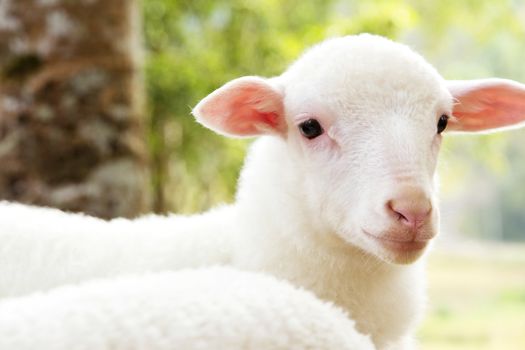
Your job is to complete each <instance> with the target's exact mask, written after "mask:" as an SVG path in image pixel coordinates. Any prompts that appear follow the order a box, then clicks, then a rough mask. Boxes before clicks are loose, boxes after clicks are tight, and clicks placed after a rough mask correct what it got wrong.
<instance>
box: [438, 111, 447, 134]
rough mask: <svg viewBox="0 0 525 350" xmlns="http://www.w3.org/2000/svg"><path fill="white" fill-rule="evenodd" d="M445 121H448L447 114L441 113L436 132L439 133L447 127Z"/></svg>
mask: <svg viewBox="0 0 525 350" xmlns="http://www.w3.org/2000/svg"><path fill="white" fill-rule="evenodd" d="M447 123H448V115H446V114H443V115H442V116H441V117H439V121H438V126H437V129H438V130H437V131H438V134H441V133H442V132H443V131H444V130H445V129H446V128H447Z"/></svg>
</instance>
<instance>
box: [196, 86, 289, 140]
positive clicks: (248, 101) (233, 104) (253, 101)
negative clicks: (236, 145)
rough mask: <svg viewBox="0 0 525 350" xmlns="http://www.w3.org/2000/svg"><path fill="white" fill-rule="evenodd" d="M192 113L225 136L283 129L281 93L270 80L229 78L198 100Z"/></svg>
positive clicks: (259, 133) (278, 132) (284, 123)
mask: <svg viewBox="0 0 525 350" xmlns="http://www.w3.org/2000/svg"><path fill="white" fill-rule="evenodd" d="M193 115H194V116H195V117H196V118H197V121H198V122H199V123H201V124H203V125H204V126H206V127H208V128H210V129H212V130H214V131H216V132H218V133H220V134H224V135H229V136H238V137H244V136H256V135H261V134H272V133H273V134H281V135H283V134H284V133H285V132H286V122H285V119H284V108H283V95H282V93H281V92H280V91H279V90H278V89H277V87H276V86H274V82H273V81H271V80H270V79H264V78H259V77H242V78H238V79H235V80H232V81H230V82H228V83H226V84H225V85H223V86H222V87H220V88H219V89H217V90H215V91H214V92H212V93H211V94H209V95H208V96H207V97H205V98H204V99H203V100H202V101H201V102H199V104H198V105H197V106H196V107H195V108H194V109H193Z"/></svg>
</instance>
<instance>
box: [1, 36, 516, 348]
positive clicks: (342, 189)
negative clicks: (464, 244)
mask: <svg viewBox="0 0 525 350" xmlns="http://www.w3.org/2000/svg"><path fill="white" fill-rule="evenodd" d="M485 83H487V82H485ZM485 83H484V84H485ZM487 84H488V85H489V90H488V95H489V96H491V95H493V94H494V91H496V94H498V93H502V94H509V95H510V96H513V97H512V98H511V99H500V100H501V101H505V103H507V101H509V102H508V104H507V105H505V103H503V104H498V106H497V108H500V106H501V109H502V112H501V113H499V114H501V115H499V114H498V118H499V119H495V120H489V119H488V117H487V116H481V117H482V118H485V120H484V121H483V123H482V125H481V127H480V126H479V125H477V124H476V121H477V120H476V118H477V117H478V115H476V114H472V113H471V112H472V111H471V110H469V105H474V106H475V105H477V104H478V103H490V98H487V91H485V92H484V93H485V95H482V96H481V97H480V96H478V95H477V91H478V89H477V88H478V87H479V86H480V84H479V82H476V81H472V83H470V85H469V89H468V90H465V91H466V92H463V95H461V96H460V97H461V98H467V99H468V101H470V102H473V103H466V104H464V105H463V106H460V107H464V108H458V116H460V117H461V118H464V119H461V118H451V119H450V123H451V124H452V126H453V127H454V129H455V130H461V128H462V127H463V128H464V129H468V128H469V127H470V130H476V131H478V130H481V129H482V127H483V128H485V129H486V128H489V127H501V126H506V125H509V124H512V123H517V122H519V121H522V120H523V117H522V116H523V114H524V113H522V112H523V111H522V109H523V107H522V106H523V102H522V101H524V100H525V87H523V86H522V85H520V84H518V85H512V84H510V85H509V84H507V83H506V82H503V83H501V81H488V83H487ZM481 85H483V84H481ZM509 86H510V87H509ZM459 91H461V89H459ZM454 96H456V95H454ZM243 98H247V100H246V99H245V100H243ZM266 99H267V100H268V101H266ZM468 101H467V102H468ZM480 101H481V102H480ZM487 101H488V102H487ZM452 102H453V99H452V96H451V93H450V91H449V89H448V88H447V83H446V82H445V81H444V80H443V79H442V78H441V77H440V76H439V74H438V73H437V72H436V71H435V70H434V69H433V68H432V67H431V66H430V65H429V64H428V63H426V62H425V61H424V59H423V58H421V57H420V56H419V55H417V54H415V53H414V52H412V51H411V50H410V49H409V48H408V47H406V46H403V45H400V44H396V43H393V42H391V41H389V40H387V39H384V38H380V37H376V36H370V35H360V36H352V37H345V38H338V39H333V40H328V41H326V42H324V43H322V44H320V45H317V46H315V47H314V48H312V49H311V50H309V51H308V52H306V53H305V54H304V55H303V56H302V57H301V58H300V59H299V60H298V61H297V62H296V63H295V64H293V65H292V66H291V67H290V68H289V70H288V71H286V72H285V73H284V74H283V75H281V76H279V77H275V78H272V79H263V78H254V77H245V78H240V79H238V80H234V81H232V82H230V83H228V84H226V85H225V88H223V89H218V90H217V91H215V92H213V93H212V94H210V96H208V97H206V98H205V99H204V100H203V101H202V102H201V103H200V104H199V105H198V106H197V107H196V108H195V110H194V114H195V115H196V117H197V119H198V120H199V121H200V122H202V123H203V124H205V125H208V126H209V127H211V128H212V129H214V130H216V131H217V132H219V133H222V134H232V135H237V136H248V135H255V134H261V133H264V132H262V131H268V133H269V134H270V135H267V136H263V137H261V138H260V139H259V140H258V141H256V142H255V143H254V145H253V146H252V147H251V149H250V151H249V153H248V156H247V160H246V163H245V166H244V168H243V171H242V174H241V179H240V181H239V186H238V192H237V197H236V201H235V203H233V204H231V205H228V206H222V207H219V208H217V209H214V210H212V211H210V212H207V213H204V214H201V215H194V216H189V217H182V216H167V217H161V216H146V217H143V218H139V219H137V220H124V219H117V220H112V221H110V222H104V221H102V220H98V219H94V218H90V217H86V216H83V215H79V214H66V213H63V212H60V211H58V210H53V209H41V208H34V207H29V206H22V205H16V204H10V203H0V266H1V269H0V297H10V296H18V295H24V294H28V293H30V292H34V291H37V290H41V291H44V290H49V289H51V288H53V287H56V286H59V285H64V284H71V283H77V282H80V281H83V280H87V279H91V278H101V277H113V276H118V275H121V274H126V273H143V272H149V271H162V270H176V269H181V268H185V267H202V266H209V265H231V266H234V267H236V268H239V269H244V270H251V271H263V272H265V273H268V274H271V275H273V276H276V277H278V278H280V279H283V280H287V281H289V282H291V283H292V284H293V285H295V286H298V287H301V288H304V289H306V290H309V291H311V292H313V293H314V294H315V295H316V296H317V297H318V298H320V299H321V300H325V301H330V302H333V303H334V304H336V305H337V306H339V307H341V308H342V309H343V310H345V311H346V312H347V313H348V314H349V315H350V317H351V318H352V319H353V320H355V322H356V329H357V330H358V331H359V332H361V333H363V334H367V335H370V336H371V338H372V340H373V342H374V344H375V346H376V347H377V348H379V349H394V348H395V349H407V348H408V347H409V344H410V339H411V336H412V334H413V331H414V328H415V325H416V324H417V322H418V321H419V319H420V318H421V315H422V312H423V309H424V300H425V295H424V288H425V280H424V276H423V269H424V259H419V260H418V258H419V257H420V256H421V255H422V254H423V252H424V251H425V249H424V248H425V247H426V246H427V245H429V244H428V243H429V242H430V239H431V238H432V237H433V236H434V235H435V234H436V233H437V231H438V227H437V226H438V210H437V204H436V186H435V176H434V175H435V168H436V162H437V155H438V151H439V146H440V143H441V135H440V134H438V133H437V124H438V121H439V120H440V116H443V115H448V116H451V113H452V108H453V106H452ZM516 106H517V107H516ZM456 107H457V105H456V106H454V109H456ZM492 107H493V109H494V106H492ZM232 110H233V111H232ZM506 113H507V114H510V115H512V116H513V118H511V119H509V118H505V114H506ZM232 116H233V117H232ZM228 118H230V119H228ZM279 118H280V119H279ZM308 118H314V119H316V120H318V121H320V122H321V124H322V126H323V128H324V129H325V130H326V132H325V133H323V134H322V135H321V136H319V137H317V138H315V139H313V140H307V139H305V137H303V136H302V135H301V133H300V132H299V128H298V126H299V125H300V123H301V122H302V121H304V120H306V119H308ZM469 122H470V123H471V125H470V126H469V125H468V123H469ZM462 123H463V124H462ZM472 125H474V126H475V127H473V126H472ZM392 203H394V204H392ZM414 203H415V204H414ZM394 205H395V206H394ZM418 206H421V207H424V208H427V209H429V210H426V209H425V210H426V211H425V212H424V213H418V212H416V213H415V214H414V215H413V216H414V217H415V216H417V215H419V217H423V214H424V218H425V219H424V220H419V221H418V220H416V219H412V221H411V222H410V221H409V220H408V219H407V218H406V217H405V216H404V215H402V213H405V211H406V208H407V207H408V208H409V212H408V214H410V215H412V214H413V213H412V212H415V210H416V209H418ZM397 208H401V209H397ZM432 208H433V209H432ZM430 209H432V210H430ZM398 210H399V211H398ZM411 211H412V212H411ZM405 214H406V213H405ZM408 214H407V217H408V216H409V215H408ZM402 218H403V219H405V221H407V222H410V225H412V226H410V227H408V226H407V225H408V223H407V222H404V221H403V220H402ZM407 227H408V228H407ZM400 242H401V243H400ZM419 245H421V249H420V248H417V249H416V248H415V247H419ZM407 247H408V248H407ZM196 292H199V291H196ZM262 292H264V291H262ZM268 307H270V306H269V305H268ZM203 341H205V340H203Z"/></svg>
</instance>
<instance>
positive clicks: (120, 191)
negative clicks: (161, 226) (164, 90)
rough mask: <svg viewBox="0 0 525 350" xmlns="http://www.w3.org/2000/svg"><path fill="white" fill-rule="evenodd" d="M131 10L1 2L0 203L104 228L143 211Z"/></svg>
mask: <svg viewBox="0 0 525 350" xmlns="http://www.w3.org/2000/svg"><path fill="white" fill-rule="evenodd" d="M137 5H138V4H137V2H136V1H128V0H112V1H102V0H93V1H59V0H40V1H34V0H16V1H15V0H2V1H1V2H0V79H1V84H0V164H1V165H2V166H1V167H0V198H2V199H8V200H16V201H21V202H26V203H33V204H38V205H48V206H55V207H59V208H62V209H66V210H72V211H83V212H86V213H88V214H92V215H96V216H100V217H104V218H110V217H116V216H127V217H131V216H135V215H137V214H139V213H140V212H142V211H143V210H144V209H145V205H146V202H147V197H146V195H147V190H148V186H147V182H146V171H145V169H146V167H145V163H144V155H145V154H144V153H145V149H144V147H145V145H144V144H143V138H141V123H140V120H139V117H140V113H141V106H140V104H141V101H142V99H143V96H142V91H141V89H140V87H141V79H140V74H139V73H138V72H137V64H138V63H139V62H138V59H139V58H140V50H139V47H140V46H139V45H137V44H138V43H139V40H138V39H139V36H140V21H139V12H138V6H137Z"/></svg>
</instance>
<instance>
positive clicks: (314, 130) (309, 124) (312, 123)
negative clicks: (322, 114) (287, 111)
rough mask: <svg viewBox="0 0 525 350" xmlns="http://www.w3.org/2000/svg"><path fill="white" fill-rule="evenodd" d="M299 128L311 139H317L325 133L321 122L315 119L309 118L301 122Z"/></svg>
mask: <svg viewBox="0 0 525 350" xmlns="http://www.w3.org/2000/svg"><path fill="white" fill-rule="evenodd" d="M299 130H301V134H303V136H304V137H306V138H307V139H309V140H311V139H315V138H316V137H317V136H319V135H321V134H322V133H323V128H322V127H321V124H319V122H318V121H317V120H315V119H308V120H306V121H304V122H302V123H301V124H299Z"/></svg>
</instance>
